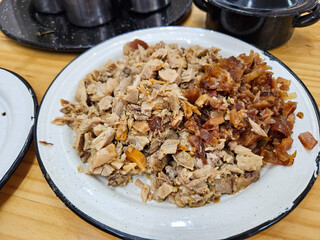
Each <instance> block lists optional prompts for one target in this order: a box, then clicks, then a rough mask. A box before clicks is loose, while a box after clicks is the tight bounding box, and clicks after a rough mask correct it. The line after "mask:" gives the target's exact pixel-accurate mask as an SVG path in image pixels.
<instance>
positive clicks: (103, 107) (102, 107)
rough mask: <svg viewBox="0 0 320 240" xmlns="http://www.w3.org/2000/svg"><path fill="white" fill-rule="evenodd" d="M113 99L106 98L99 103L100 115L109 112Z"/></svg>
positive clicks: (110, 97)
mask: <svg viewBox="0 0 320 240" xmlns="http://www.w3.org/2000/svg"><path fill="white" fill-rule="evenodd" d="M112 102H113V97H112V96H105V97H103V98H102V99H101V100H100V101H99V102H98V107H99V111H100V113H102V112H103V111H107V110H109V109H110V108H111V107H112Z"/></svg>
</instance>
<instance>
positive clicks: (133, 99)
mask: <svg viewBox="0 0 320 240" xmlns="http://www.w3.org/2000/svg"><path fill="white" fill-rule="evenodd" d="M138 98H139V90H138V89H136V88H133V87H130V86H129V87H128V88H127V94H126V95H125V96H124V97H123V100H125V101H127V102H130V103H137V102H138Z"/></svg>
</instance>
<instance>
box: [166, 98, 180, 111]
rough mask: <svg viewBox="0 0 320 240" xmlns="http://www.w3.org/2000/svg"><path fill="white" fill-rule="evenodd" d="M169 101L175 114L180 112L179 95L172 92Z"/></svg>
mask: <svg viewBox="0 0 320 240" xmlns="http://www.w3.org/2000/svg"><path fill="white" fill-rule="evenodd" d="M168 102H169V106H170V108H171V110H172V111H173V113H174V114H177V113H179V109H180V102H179V97H178V96H177V95H176V94H170V95H169V97H168Z"/></svg>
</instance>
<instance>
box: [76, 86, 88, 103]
mask: <svg viewBox="0 0 320 240" xmlns="http://www.w3.org/2000/svg"><path fill="white" fill-rule="evenodd" d="M75 99H76V101H77V102H80V103H82V104H83V105H84V106H87V92H86V86H85V82H84V80H82V81H80V82H79V85H78V88H77V91H76V95H75Z"/></svg>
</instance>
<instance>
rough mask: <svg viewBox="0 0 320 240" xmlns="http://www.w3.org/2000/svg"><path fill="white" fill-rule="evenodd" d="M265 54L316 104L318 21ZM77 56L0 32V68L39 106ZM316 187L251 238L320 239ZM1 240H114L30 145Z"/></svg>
mask: <svg viewBox="0 0 320 240" xmlns="http://www.w3.org/2000/svg"><path fill="white" fill-rule="evenodd" d="M182 25H184V26H192V27H202V28H204V27H205V13H204V12H202V11H201V10H199V9H198V8H197V7H195V6H193V9H192V13H191V15H190V16H189V17H188V19H187V20H186V21H185V22H184V23H182ZM270 52H271V53H272V54H273V55H275V56H276V57H277V58H279V59H280V60H282V61H283V62H284V63H285V64H286V65H288V66H289V67H290V68H291V69H292V70H293V71H294V72H295V73H296V74H297V75H298V76H299V77H300V78H301V79H302V81H303V82H304V83H305V84H306V85H307V87H308V88H309V90H310V91H311V93H312V94H313V96H314V98H315V100H316V101H317V103H318V105H319V104H320V22H318V23H317V24H314V25H312V26H309V27H306V28H301V29H296V30H295V32H294V35H293V37H292V39H291V40H290V41H289V42H288V43H286V44H285V45H283V46H281V47H279V48H277V49H274V50H272V51H270ZM77 56H78V54H74V53H72V54H71V53H56V52H49V51H43V50H38V49H34V48H29V47H26V46H24V45H21V44H19V43H17V42H15V41H13V40H11V39H9V38H7V37H6V36H5V35H3V34H2V33H0V67H2V68H6V69H9V70H11V71H14V72H16V73H18V74H19V75H21V76H22V77H23V78H25V79H26V80H27V81H28V82H29V83H30V84H31V86H32V87H33V89H34V91H35V92H36V95H37V97H38V101H39V103H40V101H41V99H42V97H43V96H44V94H45V91H46V90H47V88H48V86H49V85H50V83H51V82H52V80H53V79H54V78H55V76H56V75H57V74H58V73H59V72H60V71H61V70H62V69H63V67H65V66H66V65H67V64H68V63H69V62H70V61H71V60H72V59H74V58H75V57H77ZM0 134H1V133H0ZM0 151H1V150H0ZM319 188H320V180H319V179H318V180H317V181H316V183H315V185H314V186H313V188H312V189H311V191H310V192H309V194H308V195H307V196H306V198H305V199H304V200H303V201H302V202H301V204H300V205H299V206H298V207H297V208H296V209H295V210H293V211H292V212H291V213H290V214H289V215H288V216H287V217H285V218H284V219H283V220H281V221H280V222H278V223H277V224H275V225H273V226H272V227H270V228H268V229H266V230H264V231H263V232H261V233H259V234H257V235H256V236H254V237H252V238H251V239H320V192H319ZM0 239H118V238H116V237H113V236H111V235H109V234H107V233H105V232H103V231H100V230H99V229H97V228H95V227H93V226H91V225H90V224H88V223H87V222H85V221H84V220H82V219H81V218H79V217H78V216H77V215H75V214H74V213H73V212H72V211H71V210H69V209H68V208H67V207H66V206H65V205H64V204H63V203H62V202H61V201H60V199H59V198H58V197H56V195H55V194H54V192H53V191H52V190H51V188H50V187H49V185H48V184H47V182H46V180H45V179H44V177H43V175H42V173H41V170H40V168H39V165H38V162H37V159H36V156H35V150H34V145H33V144H32V145H31V147H30V149H29V150H28V152H27V154H26V156H25V157H24V159H23V160H22V163H21V164H20V166H19V167H18V169H17V170H16V172H15V173H14V174H13V176H12V177H11V178H10V179H9V181H8V182H7V184H6V185H5V186H4V187H3V189H2V190H1V191H0Z"/></svg>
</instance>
